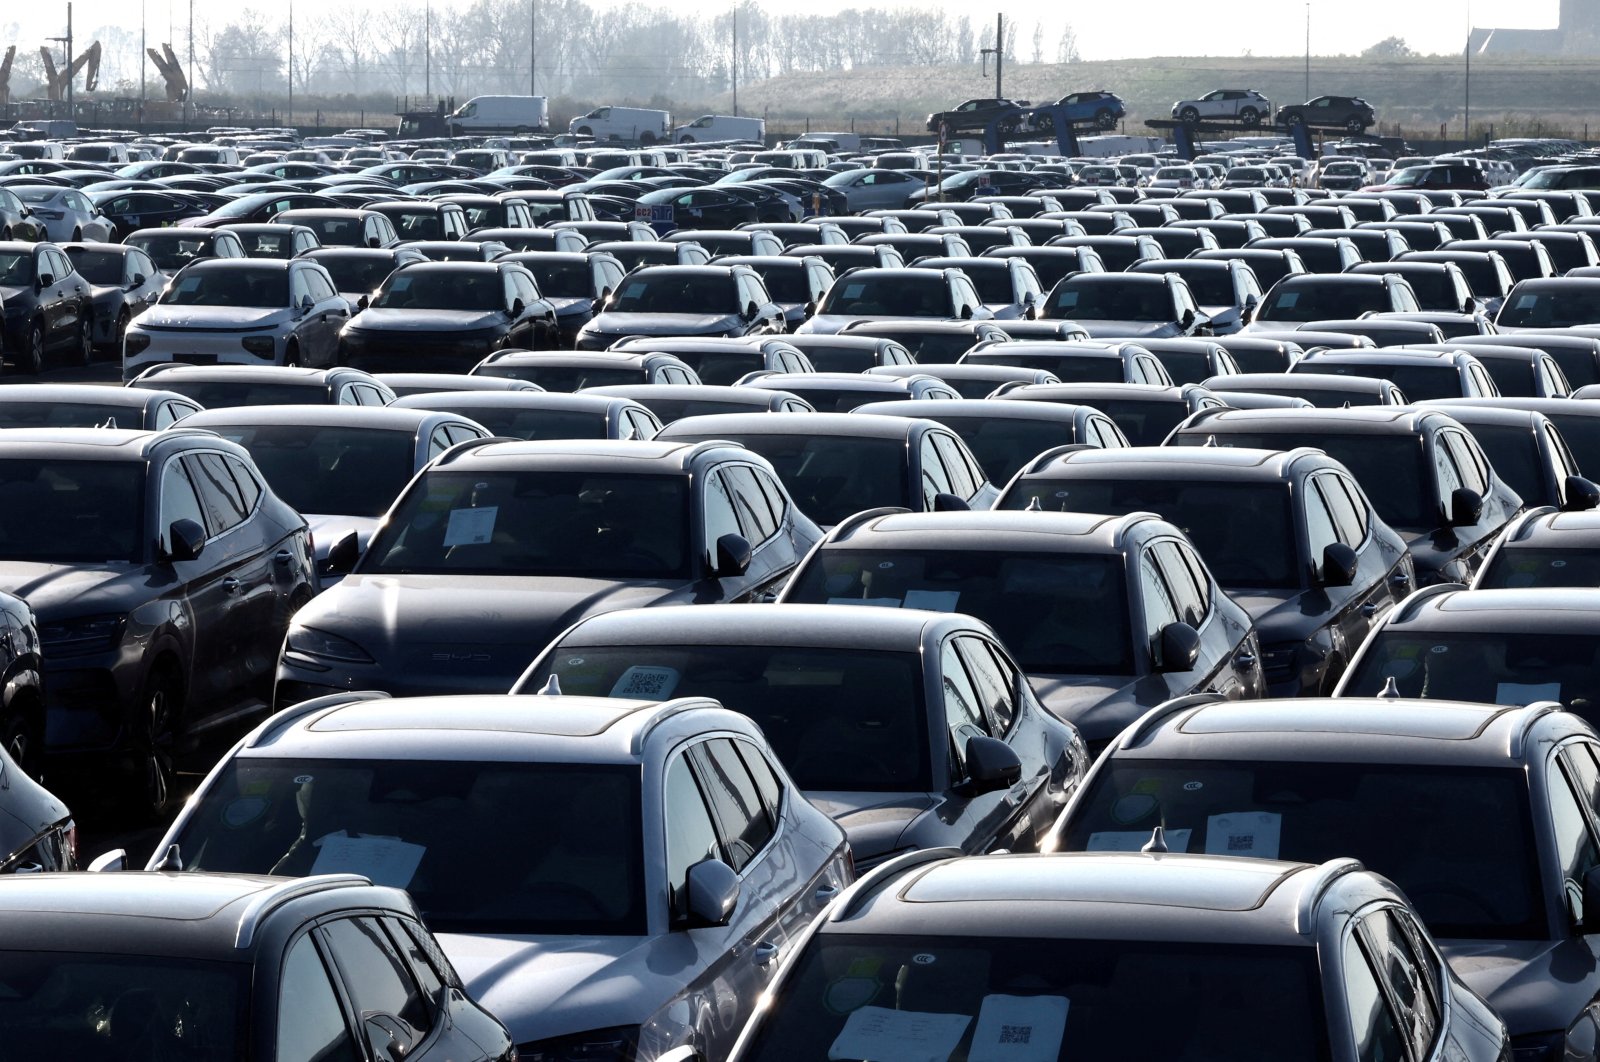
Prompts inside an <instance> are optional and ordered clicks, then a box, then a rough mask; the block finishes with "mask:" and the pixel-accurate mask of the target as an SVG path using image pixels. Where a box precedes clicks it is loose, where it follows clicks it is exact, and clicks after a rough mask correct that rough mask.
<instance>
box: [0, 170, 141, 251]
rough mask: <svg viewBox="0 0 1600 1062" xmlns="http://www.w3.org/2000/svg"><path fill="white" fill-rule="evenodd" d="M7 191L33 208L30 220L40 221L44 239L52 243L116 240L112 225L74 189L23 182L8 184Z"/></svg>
mask: <svg viewBox="0 0 1600 1062" xmlns="http://www.w3.org/2000/svg"><path fill="white" fill-rule="evenodd" d="M11 191H13V192H15V193H16V196H17V198H18V199H20V200H22V201H23V202H24V203H26V204H27V206H28V209H29V210H31V211H33V218H34V220H35V221H38V222H41V223H43V225H44V229H45V239H46V240H49V241H51V242H52V243H69V242H70V243H77V242H79V241H82V240H89V241H98V242H100V243H110V242H112V240H114V239H116V228H115V226H113V225H112V224H111V222H110V221H109V220H108V219H107V218H106V217H105V216H104V215H103V214H101V213H100V211H99V210H98V209H97V208H96V207H95V205H94V204H93V203H91V202H89V197H88V196H86V195H84V194H83V193H82V192H80V191H78V190H77V189H76V188H67V187H64V186H62V185H55V184H25V185H12V186H11Z"/></svg>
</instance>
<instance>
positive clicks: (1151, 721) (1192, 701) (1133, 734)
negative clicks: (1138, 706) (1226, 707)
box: [1117, 693, 1228, 749]
mask: <svg viewBox="0 0 1600 1062" xmlns="http://www.w3.org/2000/svg"><path fill="white" fill-rule="evenodd" d="M1227 699H1228V698H1227V697H1224V696H1223V695H1222V694H1220V693H1190V694H1187V695H1185V696H1182V697H1174V698H1172V700H1170V701H1162V702H1161V703H1160V704H1158V705H1156V706H1155V707H1154V708H1152V709H1150V710H1149V711H1148V712H1146V713H1144V714H1143V715H1141V716H1140V717H1139V718H1138V719H1136V720H1135V721H1134V722H1133V724H1132V725H1131V726H1129V727H1128V728H1127V729H1126V730H1124V731H1123V732H1122V733H1121V734H1120V735H1119V736H1118V737H1117V748H1119V749H1131V748H1133V746H1134V745H1136V744H1138V743H1139V742H1141V741H1143V740H1144V739H1145V738H1147V737H1149V736H1150V734H1151V732H1152V731H1153V730H1155V728H1156V727H1158V726H1160V725H1161V724H1162V723H1165V722H1166V721H1167V720H1168V719H1170V718H1171V717H1172V716H1174V715H1177V714H1178V713H1179V712H1186V711H1188V710H1189V709H1190V708H1198V707H1200V706H1201V705H1205V704H1219V703H1221V702H1223V701H1226V700H1227Z"/></svg>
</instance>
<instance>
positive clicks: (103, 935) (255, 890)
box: [0, 801, 517, 1062]
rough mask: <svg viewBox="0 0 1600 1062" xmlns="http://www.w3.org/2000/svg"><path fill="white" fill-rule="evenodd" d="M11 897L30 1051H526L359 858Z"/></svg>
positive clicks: (15, 1005)
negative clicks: (348, 865) (353, 866)
mask: <svg viewBox="0 0 1600 1062" xmlns="http://www.w3.org/2000/svg"><path fill="white" fill-rule="evenodd" d="M261 804H262V807H261V809H260V814H265V813H266V811H267V810H268V809H267V807H266V801H262V802H261ZM256 817H259V815H257V816H256ZM252 821H253V820H252ZM173 869H176V867H174V868H173ZM372 876H373V877H381V876H382V875H380V874H378V873H376V872H374V873H373V875H372ZM68 897H70V899H68ZM68 905H70V908H69V906H68ZM0 911H3V912H4V918H3V921H4V923H5V931H4V932H3V933H0V962H3V963H4V965H5V968H6V970H7V971H8V977H10V978H11V980H10V984H11V990H10V992H8V993H7V994H6V996H5V999H4V1002H3V1003H0V1035H3V1036H4V1037H5V1040H6V1042H7V1043H8V1044H11V1045H13V1047H14V1048H15V1049H16V1050H18V1051H20V1052H22V1053H23V1054H25V1055H28V1056H31V1057H36V1058H46V1057H50V1056H53V1055H62V1056H67V1057H88V1056H90V1055H93V1056H97V1057H114V1058H123V1059H126V1058H150V1059H154V1058H163V1059H177V1058H186V1059H196V1060H200V1059H220V1058H229V1059H250V1060H253V1062H302V1060H304V1059H308V1058H325V1059H359V1058H406V1059H408V1060H412V1062H444V1060H446V1059H450V1060H453V1062H511V1060H513V1059H515V1058H516V1057H517V1052H516V1048H515V1046H514V1045H513V1044H512V1040H511V1036H510V1034H509V1033H508V1032H506V1029H505V1027H504V1026H503V1025H501V1024H500V1022H499V1021H498V1020H497V1019H496V1018H495V1017H494V1016H492V1015H491V1014H490V1013H489V1012H488V1011H487V1010H485V1009H483V1008H482V1007H480V1006H479V1005H478V1004H476V1003H474V1002H473V1001H472V999H471V998H470V997H469V996H468V995H467V991H466V986H465V985H464V984H462V982H461V978H460V977H459V976H458V975H457V974H456V972H455V970H454V969H453V968H452V967H451V965H450V963H449V961H448V960H447V959H445V957H444V953H443V952H442V951H441V950H440V948H439V944H438V942H437V941H436V940H435V939H434V937H433V934H432V933H431V932H429V930H428V929H427V927H426V926H424V925H423V922H422V916H421V914H420V912H419V911H418V910H417V906H416V904H415V903H413V902H412V900H411V898H410V897H409V896H407V895H406V894H405V893H404V892H402V891H401V890H400V889H397V888H384V887H378V886H374V885H373V884H371V883H370V882H369V881H368V880H367V878H364V877H359V876H357V875H354V874H324V875H321V876H317V877H312V878H306V879H301V880H286V879H284V878H269V877H251V876H246V875H236V874H230V875H212V874H160V873H129V874H82V875H70V876H69V875H60V874H49V875H44V876H38V875H27V876H24V877H20V878H8V879H6V880H5V881H4V883H3V887H0ZM86 1015H94V1018H93V1019H89V1018H86Z"/></svg>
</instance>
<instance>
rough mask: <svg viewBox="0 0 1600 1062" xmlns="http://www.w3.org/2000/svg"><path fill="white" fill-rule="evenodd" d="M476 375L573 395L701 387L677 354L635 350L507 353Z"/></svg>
mask: <svg viewBox="0 0 1600 1062" xmlns="http://www.w3.org/2000/svg"><path fill="white" fill-rule="evenodd" d="M471 375H473V376H488V377H491V378H494V377H498V378H501V379H509V380H526V381H528V382H529V383H533V384H537V385H538V386H539V387H541V388H542V389H544V390H546V391H559V392H568V393H571V392H575V391H582V390H585V389H587V388H590V387H609V386H613V385H616V384H657V383H664V384H697V383H700V382H701V381H700V378H699V377H698V376H696V375H695V371H694V370H693V369H691V368H689V366H688V365H687V364H686V363H685V362H683V361H680V360H679V359H678V358H677V356H675V355H672V354H656V353H652V352H649V351H630V350H561V351H553V350H549V351H533V350H501V351H497V352H496V353H494V354H491V355H489V356H488V357H487V358H484V359H483V361H481V362H479V363H478V364H477V365H475V366H473V369H472V373H471Z"/></svg>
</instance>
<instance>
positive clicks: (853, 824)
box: [806, 789, 934, 870]
mask: <svg viewBox="0 0 1600 1062" xmlns="http://www.w3.org/2000/svg"><path fill="white" fill-rule="evenodd" d="M806 799H808V800H810V801H811V803H812V805H813V806H814V807H816V808H817V810H819V811H821V812H822V813H823V814H824V815H827V816H828V817H830V818H832V819H833V821H834V822H837V823H838V824H839V826H840V828H841V829H843V830H844V832H845V836H846V838H848V839H849V841H850V852H851V854H852V855H853V856H854V857H855V861H856V869H857V870H862V869H864V868H865V866H866V865H867V864H870V863H875V862H877V861H878V860H879V859H882V858H883V857H884V856H886V855H888V854H889V853H890V852H892V851H894V850H895V849H896V848H899V847H901V844H900V839H901V838H902V837H903V836H904V835H905V833H906V831H907V830H908V829H909V828H910V826H911V824H912V823H914V822H916V821H917V819H918V818H920V817H921V816H922V815H924V814H926V813H927V811H928V809H929V808H931V807H933V804H934V799H933V797H931V796H929V795H928V794H927V793H864V792H840V791H836V790H815V789H810V790H807V791H806Z"/></svg>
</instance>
